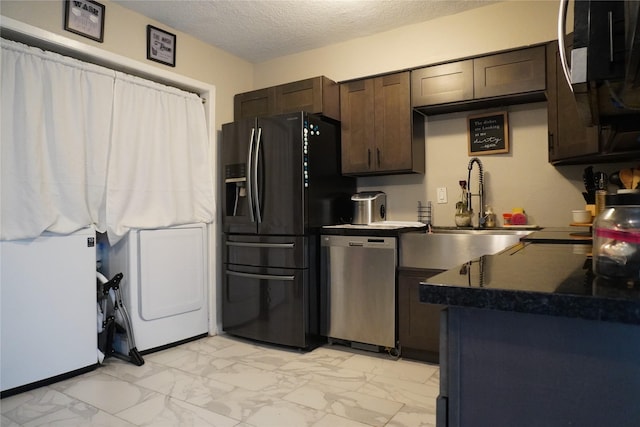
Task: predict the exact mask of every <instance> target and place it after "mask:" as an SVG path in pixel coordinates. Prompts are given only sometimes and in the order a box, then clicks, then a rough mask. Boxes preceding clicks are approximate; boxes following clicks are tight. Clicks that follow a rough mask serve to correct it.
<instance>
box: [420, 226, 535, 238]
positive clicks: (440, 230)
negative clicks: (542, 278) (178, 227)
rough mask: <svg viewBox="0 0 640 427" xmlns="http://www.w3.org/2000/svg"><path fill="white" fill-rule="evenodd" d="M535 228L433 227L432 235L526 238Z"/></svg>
mask: <svg viewBox="0 0 640 427" xmlns="http://www.w3.org/2000/svg"><path fill="white" fill-rule="evenodd" d="M536 230H537V228H528V229H527V228H513V227H497V228H461V227H433V228H432V229H431V232H432V233H433V234H471V235H506V236H511V235H515V236H520V237H523V236H526V235H527V234H529V233H532V232H533V231H536Z"/></svg>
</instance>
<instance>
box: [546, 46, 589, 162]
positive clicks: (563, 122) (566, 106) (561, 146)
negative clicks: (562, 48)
mask: <svg viewBox="0 0 640 427" xmlns="http://www.w3.org/2000/svg"><path fill="white" fill-rule="evenodd" d="M547 49H548V53H547V75H548V78H547V81H548V84H547V101H548V102H547V108H548V110H547V114H548V123H549V161H550V162H553V161H556V160H563V159H569V158H572V157H580V156H585V155H590V154H595V153H598V150H599V143H598V128H597V126H586V125H584V122H583V120H582V119H581V117H580V114H579V112H578V105H577V103H576V100H575V97H574V95H573V93H572V91H571V88H570V87H569V84H568V83H567V81H566V79H565V77H564V73H563V71H562V65H561V63H560V54H559V52H558V43H557V42H552V43H549V45H548V47H547Z"/></svg>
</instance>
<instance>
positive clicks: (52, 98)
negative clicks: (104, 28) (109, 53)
mask: <svg viewBox="0 0 640 427" xmlns="http://www.w3.org/2000/svg"><path fill="white" fill-rule="evenodd" d="M1 63H2V70H1V72H2V74H1V78H2V97H1V104H0V105H1V108H2V110H1V117H2V121H1V140H0V142H1V148H2V149H1V152H0V153H1V156H2V158H1V166H2V170H1V171H0V172H1V176H0V197H1V198H0V239H2V240H11V239H21V238H31V237H36V236H38V235H40V234H41V233H42V232H43V231H45V230H47V231H52V232H56V233H62V234H66V233H70V232H73V231H76V230H78V229H80V228H83V227H87V226H89V225H94V226H95V227H96V228H97V230H98V231H107V233H108V235H109V240H110V241H111V242H112V243H114V242H116V241H117V240H119V239H120V238H121V237H122V236H123V235H124V234H125V233H126V232H127V230H129V229H130V228H160V227H166V226H170V225H178V224H185V223H193V222H211V221H212V220H213V218H214V200H213V180H212V177H211V168H210V161H209V155H208V138H207V131H206V122H205V117H204V108H203V106H202V103H201V102H200V99H199V98H198V97H197V96H196V95H194V94H190V93H187V92H184V91H181V90H178V89H175V88H170V87H167V86H163V85H159V84H156V83H153V82H149V81H146V80H143V79H139V78H135V77H132V76H128V75H126V74H122V73H116V72H115V71H113V70H108V69H106V68H103V67H98V66H94V65H92V64H87V63H83V62H81V61H77V60H74V59H71V58H67V57H63V56H61V55H58V54H55V53H51V52H44V51H41V50H39V49H36V48H32V47H29V46H26V45H22V44H19V43H14V42H10V41H7V40H2V58H1Z"/></svg>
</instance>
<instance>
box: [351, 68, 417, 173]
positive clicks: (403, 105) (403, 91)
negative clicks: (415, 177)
mask: <svg viewBox="0 0 640 427" xmlns="http://www.w3.org/2000/svg"><path fill="white" fill-rule="evenodd" d="M340 111H341V122H342V173H343V174H345V175H354V176H362V175H383V174H401V173H424V117H423V116H422V115H421V114H418V113H415V112H413V110H412V108H411V81H410V73H409V72H408V71H406V72H401V73H395V74H389V75H385V76H379V77H372V78H367V79H362V80H356V81H352V82H346V83H342V84H341V85H340Z"/></svg>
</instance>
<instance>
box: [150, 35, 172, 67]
mask: <svg viewBox="0 0 640 427" xmlns="http://www.w3.org/2000/svg"><path fill="white" fill-rule="evenodd" d="M147 59H149V60H151V61H156V62H161V63H163V64H166V65H170V66H172V67H175V66H176V35H175V34H171V33H168V32H166V31H163V30H161V29H160V28H156V27H154V26H153V25H147Z"/></svg>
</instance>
